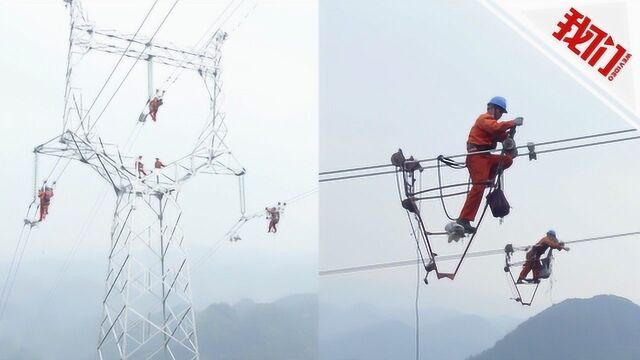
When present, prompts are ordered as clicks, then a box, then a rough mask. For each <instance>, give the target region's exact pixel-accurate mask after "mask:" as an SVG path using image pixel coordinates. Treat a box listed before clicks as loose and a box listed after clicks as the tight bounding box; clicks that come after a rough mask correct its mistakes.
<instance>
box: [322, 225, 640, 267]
mask: <svg viewBox="0 0 640 360" xmlns="http://www.w3.org/2000/svg"><path fill="white" fill-rule="evenodd" d="M634 235H640V231H634V232H627V233H620V234H612V235H603V236H596V237H590V238H585V239H578V240H571V241H564V243H565V244H577V243H583V242H591V241H599V240H606V239H615V238H621V237H628V236H634ZM501 254H504V248H502V249H495V250H483V251H476V252H471V253H467V255H466V257H473V258H475V257H483V256H494V255H501ZM460 256H461V254H458V255H445V256H438V261H449V260H457V259H459V258H460ZM415 262H416V260H401V261H391V262H385V263H376V264H369V265H360V266H352V267H345V268H336V269H329V270H321V271H319V272H318V274H319V275H320V276H326V275H339V274H348V273H355V272H361V271H369V270H378V269H389V268H396V267H403V266H409V265H413V264H414V263H415Z"/></svg>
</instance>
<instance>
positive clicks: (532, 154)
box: [527, 142, 538, 160]
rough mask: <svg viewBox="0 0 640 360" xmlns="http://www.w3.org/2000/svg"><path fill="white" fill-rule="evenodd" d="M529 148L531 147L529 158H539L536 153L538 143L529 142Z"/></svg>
mask: <svg viewBox="0 0 640 360" xmlns="http://www.w3.org/2000/svg"><path fill="white" fill-rule="evenodd" d="M527 149H529V160H538V154H536V144H534V143H532V142H528V143H527Z"/></svg>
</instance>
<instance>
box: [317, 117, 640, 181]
mask: <svg viewBox="0 0 640 360" xmlns="http://www.w3.org/2000/svg"><path fill="white" fill-rule="evenodd" d="M633 131H637V130H636V129H625V130H618V131H610V132H604V133H598V134H592V135H585V136H577V137H571V138H564V139H557V140H551V141H544V142H540V143H537V144H536V143H533V144H534V145H535V146H547V145H554V144H559V143H564V142H571V141H578V140H586V139H593V138H598V137H605V136H612V135H620V134H625V133H629V132H633ZM637 139H640V136H632V137H626V138H619V139H611V140H605V141H598V142H591V143H586V144H580V145H574V146H567V147H561V148H555V149H547V150H536V151H535V152H536V154H545V153H551V152H556V151H563V150H570V149H577V148H582V147H589V146H597V145H604V144H609V143H615V142H622V141H629V140H637ZM517 149H527V145H521V146H518V147H517ZM500 151H501V150H498V149H495V150H486V151H478V152H473V153H465V154H456V155H452V156H447V157H448V158H450V159H454V158H461V157H466V156H468V155H474V154H484V153H497V152H500ZM518 156H524V154H521V155H518ZM437 160H438V158H437V157H435V158H427V159H422V160H415V162H418V163H421V164H422V163H428V162H433V161H437ZM392 166H394V165H393V164H380V165H371V166H363V167H354V168H347V169H340V170H332V171H324V172H320V173H319V176H321V177H322V176H325V175H335V174H345V173H353V172H356V173H357V172H362V171H366V170H374V169H383V168H387V167H392ZM436 167H437V166H435V165H433V166H426V167H423V168H424V169H434V168H436ZM394 173H395V171H393V170H388V171H378V172H370V173H364V174H354V175H345V176H337V177H325V178H322V179H320V180H319V182H330V181H338V180H350V179H357V178H363V177H371V176H379V175H388V174H394Z"/></svg>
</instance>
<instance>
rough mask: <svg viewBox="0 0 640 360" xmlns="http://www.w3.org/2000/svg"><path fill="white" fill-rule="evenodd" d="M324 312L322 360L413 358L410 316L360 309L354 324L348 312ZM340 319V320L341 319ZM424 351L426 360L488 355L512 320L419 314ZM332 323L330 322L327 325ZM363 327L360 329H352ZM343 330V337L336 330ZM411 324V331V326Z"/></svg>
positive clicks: (426, 311)
mask: <svg viewBox="0 0 640 360" xmlns="http://www.w3.org/2000/svg"><path fill="white" fill-rule="evenodd" d="M329 309H330V308H328V307H325V305H324V304H323V306H322V307H321V317H320V349H319V352H320V353H319V356H320V359H321V360H395V359H411V358H414V357H415V346H416V345H415V326H414V324H413V320H412V319H409V318H408V316H406V315H407V314H403V313H390V314H386V316H384V314H381V313H380V312H378V313H377V314H376V315H375V316H372V318H371V319H369V320H367V319H365V318H364V316H363V315H364V314H367V313H373V312H374V310H375V308H372V307H371V306H362V309H363V310H361V311H355V312H354V314H353V318H352V317H350V316H349V315H348V314H347V313H345V309H342V310H340V309H331V310H330V311H329ZM341 316H342V317H341ZM420 318H421V326H420V351H421V354H422V356H423V358H427V359H446V360H456V359H458V360H463V359H465V358H467V357H468V356H469V355H471V354H474V353H477V352H478V351H480V350H481V349H486V348H487V347H488V346H491V345H492V344H494V343H495V341H496V340H498V339H500V338H501V337H502V336H504V334H506V333H507V332H508V330H510V329H511V328H512V324H513V322H514V321H515V320H513V319H502V318H500V319H494V320H488V319H485V318H482V317H480V316H475V315H470V314H465V313H461V312H456V311H452V310H446V309H424V310H422V311H421V316H420ZM329 319H330V321H329ZM356 323H360V324H361V326H360V327H354V325H355V324H356ZM341 324H344V327H343V331H342V332H339V331H336V329H339V328H340V327H341ZM409 324H411V325H409Z"/></svg>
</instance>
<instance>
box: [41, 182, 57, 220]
mask: <svg viewBox="0 0 640 360" xmlns="http://www.w3.org/2000/svg"><path fill="white" fill-rule="evenodd" d="M52 197H53V190H51V189H46V190H40V191H38V198H40V221H42V220H44V219H45V218H46V217H47V214H49V204H51V198H52Z"/></svg>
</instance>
